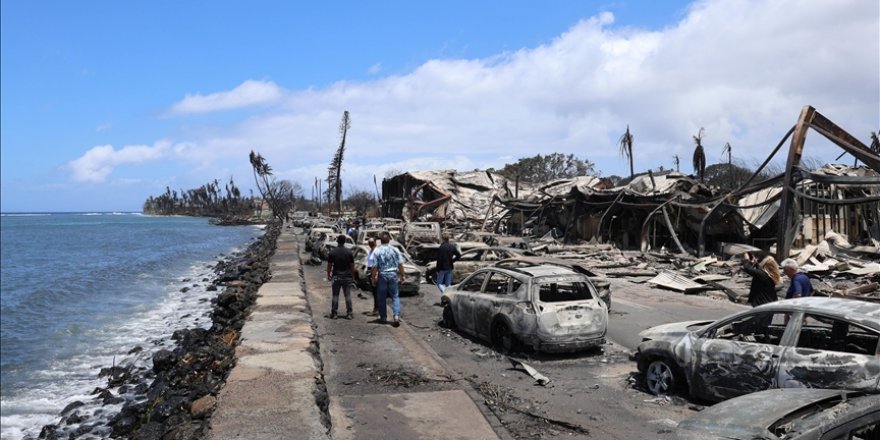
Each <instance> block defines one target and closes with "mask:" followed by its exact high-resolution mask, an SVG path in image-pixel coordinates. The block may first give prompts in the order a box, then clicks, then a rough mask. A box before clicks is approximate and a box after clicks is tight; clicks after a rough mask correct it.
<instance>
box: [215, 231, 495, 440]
mask: <svg viewBox="0 0 880 440" xmlns="http://www.w3.org/2000/svg"><path fill="white" fill-rule="evenodd" d="M270 265H271V271H272V279H271V281H270V282H268V283H265V284H263V286H261V288H260V290H259V292H258V299H257V301H256V304H255V305H254V307H253V309H252V312H251V315H250V317H249V318H248V320H247V321H246V323H245V325H244V328H243V329H242V339H241V344H240V345H239V346H238V348H237V350H236V357H237V363H236V366H235V367H234V368H233V370H232V372H231V373H230V376H229V379H228V380H227V383H226V385H225V386H224V387H223V389H222V391H221V392H220V394H219V396H218V399H217V406H216V409H215V411H214V414H213V415H212V417H211V431H210V434H209V438H211V439H249V440H250V439H253V440H262V439H329V438H331V437H332V438H336V439H360V438H371V439H372V438H383V439H386V440H391V439H411V438H423V439H444V440H445V439H491V438H499V436H498V434H497V432H496V431H498V430H503V428H500V427H499V424H498V421H497V419H495V420H494V421H493V423H490V422H489V421H488V420H487V419H486V418H485V417H484V415H485V414H484V412H483V411H481V409H480V406H479V405H478V404H477V403H476V402H475V396H474V393H473V391H472V390H468V389H466V387H465V388H462V387H461V385H454V384H453V385H448V386H443V387H435V388H434V389H430V390H429V389H413V390H409V392H400V391H403V390H399V391H397V392H388V391H389V390H384V389H375V388H363V389H359V388H358V387H357V386H346V385H351V384H352V382H353V381H350V380H347V379H346V378H345V374H342V373H343V372H349V373H350V372H352V371H353V372H354V373H355V374H360V373H362V372H363V371H364V370H365V369H364V368H360V367H357V366H356V365H355V364H357V359H355V358H352V357H350V356H355V355H356V354H357V353H358V352H359V351H366V353H363V352H362V353H361V356H362V358H366V359H373V358H380V359H389V358H390V359H394V361H395V365H398V366H407V365H408V366H409V367H408V368H410V369H412V370H416V371H421V372H422V373H424V374H425V376H426V377H429V378H443V379H448V378H449V377H450V375H449V372H448V367H447V366H445V363H444V362H443V361H442V360H441V359H440V358H439V356H437V355H436V353H433V352H432V351H430V349H429V348H428V347H427V345H426V344H424V343H421V341H419V340H418V339H417V338H416V337H415V336H414V335H412V333H411V332H410V331H408V329H406V324H405V323H404V325H403V326H401V328H399V329H394V331H391V330H392V329H391V327H390V326H375V325H370V324H366V323H359V322H355V321H346V320H328V319H327V318H326V317H325V316H323V315H324V313H325V312H326V311H327V310H329V303H328V302H329V292H328V291H329V288H328V287H329V284H328V283H326V280H325V279H320V281H319V280H318V279H310V278H314V277H315V276H318V277H319V278H320V276H323V275H320V274H318V275H316V274H314V273H312V272H314V269H309V273H312V275H310V276H307V277H306V280H305V281H304V280H303V278H302V275H303V272H302V271H301V268H300V258H299V255H298V248H297V236H296V235H295V233H294V229H293V228H287V227H285V228H284V229H283V230H282V233H281V235H280V236H279V238H278V247H277V250H276V252H275V255H274V256H273V257H272V259H271V260H270ZM321 271H322V272H323V269H321ZM304 286H308V287H307V290H309V292H304V291H303V287H304ZM355 292H356V290H355ZM307 293H308V295H307ZM342 307H343V308H344V305H342ZM368 307H370V302H369V301H359V302H358V303H357V304H356V312H357V313H358V321H365V319H363V318H362V317H363V314H362V313H363V312H364V311H366V310H368ZM316 321H317V322H316ZM315 329H317V330H318V331H319V332H320V333H319V334H320V335H323V336H321V337H320V341H319V340H318V336H316V333H315ZM350 331H355V332H358V333H356V334H357V336H358V337H366V336H365V333H362V332H367V333H369V334H370V335H371V336H369V340H370V343H369V344H364V343H358V344H354V345H352V338H354V336H353V335H350V334H348V333H349V332H350ZM317 342H320V344H317ZM340 343H342V344H344V345H343V347H344V350H343V351H344V352H345V354H343V353H337V350H336V348H335V347H340V345H338V344H340ZM318 345H320V350H319V349H318ZM318 353H320V355H318ZM319 356H320V357H319ZM321 360H323V361H324V365H322V364H321ZM325 377H326V379H327V383H326V388H325V385H324V378H325ZM358 379H360V380H361V381H362V382H363V379H364V378H362V377H359V378H358ZM337 382H338V383H337ZM325 390H326V391H325ZM318 402H321V404H322V406H324V409H323V410H322V409H321V408H320V407H319V404H318ZM331 420H332V428H331ZM501 437H502V438H508V436H507V435H502V436H501Z"/></svg>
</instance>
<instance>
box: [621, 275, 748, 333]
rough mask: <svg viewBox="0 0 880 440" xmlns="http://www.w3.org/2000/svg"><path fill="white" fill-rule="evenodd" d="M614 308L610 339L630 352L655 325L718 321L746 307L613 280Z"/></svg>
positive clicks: (622, 280)
mask: <svg viewBox="0 0 880 440" xmlns="http://www.w3.org/2000/svg"><path fill="white" fill-rule="evenodd" d="M611 288H612V291H611V292H612V305H611V314H610V317H609V318H610V319H609V324H608V339H611V340H612V341H614V342H616V343H618V344H620V345H622V346H624V347H626V348H628V349H630V350H635V348H636V347H637V346H638V345H639V343H640V342H641V338H639V335H638V334H639V332H640V331H642V330H644V329H646V328H649V327H653V326H655V325H660V324H666V323H670V322H679V321H694V320H703V319H705V320H715V319H718V318H722V317H724V316H727V315H730V314H731V313H735V312H739V311H741V310H745V309H746V308H747V306H743V305H740V304H734V303H731V302H729V301H726V300H719V299H715V298H710V297H705V296H699V295H695V296H685V295H683V294H681V293H678V292H673V291H670V290H664V289H660V288H656V287H649V286H647V285H644V284H635V283H631V282H629V281H627V280H624V279H614V280H612V286H611Z"/></svg>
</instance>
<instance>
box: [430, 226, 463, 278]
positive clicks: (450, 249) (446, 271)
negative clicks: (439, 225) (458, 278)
mask: <svg viewBox="0 0 880 440" xmlns="http://www.w3.org/2000/svg"><path fill="white" fill-rule="evenodd" d="M459 258H461V252H459V251H458V248H456V247H455V246H453V245H452V243H450V242H449V234H448V233H445V232H444V233H443V243H442V244H441V245H440V249H438V250H437V279H436V280H435V281H436V282H437V288H438V289H440V293H443V292H445V291H446V288H447V287H449V286H450V285H451V284H452V266H453V264H454V263H455V262H456V261H457V260H458V259H459Z"/></svg>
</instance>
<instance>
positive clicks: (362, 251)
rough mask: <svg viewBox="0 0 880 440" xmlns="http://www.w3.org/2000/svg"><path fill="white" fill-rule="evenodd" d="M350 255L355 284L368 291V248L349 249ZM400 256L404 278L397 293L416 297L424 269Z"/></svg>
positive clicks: (402, 253)
mask: <svg viewBox="0 0 880 440" xmlns="http://www.w3.org/2000/svg"><path fill="white" fill-rule="evenodd" d="M351 253H352V254H353V255H354V270H355V272H357V277H356V279H355V283H356V284H357V286H358V287H360V288H361V289H363V290H370V285H369V282H370V275H369V274H368V273H367V255H368V254H369V253H370V247H369V246H367V245H358V246H355V247H353V248H352V249H351ZM400 255H401V256H402V257H403V272H404V273H405V274H406V278H405V279H404V280H403V281H402V282H401V283H400V287H399V290H398V291H399V292H400V294H401V295H418V294H419V284H420V283H421V280H422V272H423V271H424V269H422V268H421V267H419V266H417V265H416V264H415V263H413V262H412V260H411V259H410V258H409V255H407V254H406V253H405V252H401V253H400Z"/></svg>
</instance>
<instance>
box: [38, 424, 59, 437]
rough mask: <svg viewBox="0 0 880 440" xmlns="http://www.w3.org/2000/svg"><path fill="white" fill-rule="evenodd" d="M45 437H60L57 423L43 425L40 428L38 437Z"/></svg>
mask: <svg viewBox="0 0 880 440" xmlns="http://www.w3.org/2000/svg"><path fill="white" fill-rule="evenodd" d="M39 438H41V439H42V438H45V439H56V438H60V436H59V434H58V425H45V426H43V429H41V430H40V437H39Z"/></svg>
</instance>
